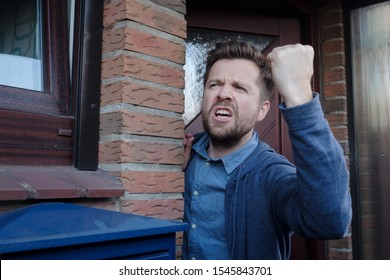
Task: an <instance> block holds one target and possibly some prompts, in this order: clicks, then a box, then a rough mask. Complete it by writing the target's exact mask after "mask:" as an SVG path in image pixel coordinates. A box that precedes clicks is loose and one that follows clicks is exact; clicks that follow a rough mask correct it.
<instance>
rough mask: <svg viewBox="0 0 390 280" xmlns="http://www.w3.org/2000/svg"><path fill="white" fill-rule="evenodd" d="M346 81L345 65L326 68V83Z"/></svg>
mask: <svg viewBox="0 0 390 280" xmlns="http://www.w3.org/2000/svg"><path fill="white" fill-rule="evenodd" d="M339 81H345V69H344V67H333V68H330V69H326V68H325V69H324V83H331V82H339Z"/></svg>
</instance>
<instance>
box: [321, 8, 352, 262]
mask: <svg viewBox="0 0 390 280" xmlns="http://www.w3.org/2000/svg"><path fill="white" fill-rule="evenodd" d="M318 14H319V23H320V52H321V54H320V57H321V61H320V65H321V66H320V67H321V72H322V73H321V75H322V77H321V78H322V103H323V106H324V111H325V116H326V119H327V120H328V122H329V125H330V127H331V130H332V132H333V134H334V135H335V137H336V139H337V140H338V142H339V143H340V145H341V146H342V147H343V149H344V154H345V158H346V160H347V164H348V165H349V139H348V115H347V102H348V100H347V86H346V85H347V82H346V66H345V44H344V43H345V40H344V14H343V6H342V1H331V2H329V3H327V4H326V5H324V6H321V7H319V9H318ZM328 257H329V259H352V233H351V231H350V232H349V234H348V236H347V237H346V238H344V239H341V240H331V241H328Z"/></svg>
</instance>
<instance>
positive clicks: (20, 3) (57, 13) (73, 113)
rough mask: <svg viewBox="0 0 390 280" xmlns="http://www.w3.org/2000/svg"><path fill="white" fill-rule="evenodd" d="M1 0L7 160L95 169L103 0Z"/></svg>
mask: <svg viewBox="0 0 390 280" xmlns="http://www.w3.org/2000/svg"><path fill="white" fill-rule="evenodd" d="M0 5H1V7H2V8H1V11H0V65H1V68H0V154H1V155H2V156H1V157H0V164H21V165H75V166H77V167H79V168H81V169H96V167H97V141H98V140H97V139H98V109H99V106H98V102H99V93H100V62H101V61H100V57H101V48H99V47H98V46H101V44H102V40H101V31H102V13H103V1H85V0H67V1H49V0H0ZM86 32H87V33H88V38H84V36H83V35H84V34H85V33H86ZM86 61H87V62H88V63H85V62H86ZM91 79H92V80H91ZM87 80H88V83H87V82H86V81H87ZM86 122H88V126H86V127H84V124H85V123H86ZM82 127H84V129H82ZM86 142H88V149H86V150H85V152H83V153H81V152H80V151H81V150H83V148H84V147H85V146H86ZM75 143H77V144H75Z"/></svg>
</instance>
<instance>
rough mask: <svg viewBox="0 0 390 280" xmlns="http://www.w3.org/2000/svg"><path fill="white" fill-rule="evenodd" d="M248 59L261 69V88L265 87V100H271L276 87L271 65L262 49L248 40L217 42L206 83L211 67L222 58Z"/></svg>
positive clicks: (211, 55) (212, 51) (207, 62)
mask: <svg viewBox="0 0 390 280" xmlns="http://www.w3.org/2000/svg"><path fill="white" fill-rule="evenodd" d="M236 58H239V59H248V60H250V61H253V62H254V63H255V64H256V65H257V66H258V67H259V70H260V88H262V89H264V90H263V91H264V92H263V94H262V99H263V100H269V99H270V98H271V95H272V91H273V88H274V82H273V81H272V74H271V66H270V64H269V62H268V61H267V59H266V58H265V57H264V56H263V54H262V53H261V51H260V50H259V49H257V48H256V47H254V46H253V45H251V44H250V43H248V42H242V41H227V42H222V43H216V45H215V48H214V49H213V50H211V51H210V52H209V54H208V57H207V61H206V71H205V73H204V81H203V83H204V85H205V84H206V81H207V78H208V76H209V73H210V69H211V67H212V66H213V65H214V63H215V62H217V61H218V60H220V59H236Z"/></svg>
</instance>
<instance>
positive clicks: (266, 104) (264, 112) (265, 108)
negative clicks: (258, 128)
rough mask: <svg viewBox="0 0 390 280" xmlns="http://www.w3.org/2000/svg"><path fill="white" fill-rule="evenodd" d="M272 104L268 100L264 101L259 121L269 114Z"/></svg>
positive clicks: (258, 117)
mask: <svg viewBox="0 0 390 280" xmlns="http://www.w3.org/2000/svg"><path fill="white" fill-rule="evenodd" d="M270 106H271V103H270V102H269V101H268V100H267V101H264V102H263V104H262V105H261V106H260V110H259V115H258V116H257V121H258V122H260V121H262V120H263V119H264V118H265V117H266V116H267V113H268V111H269V108H270Z"/></svg>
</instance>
